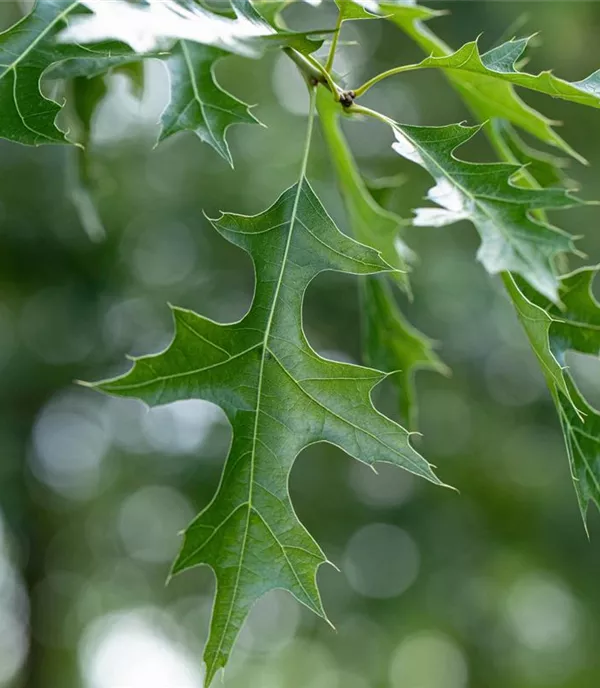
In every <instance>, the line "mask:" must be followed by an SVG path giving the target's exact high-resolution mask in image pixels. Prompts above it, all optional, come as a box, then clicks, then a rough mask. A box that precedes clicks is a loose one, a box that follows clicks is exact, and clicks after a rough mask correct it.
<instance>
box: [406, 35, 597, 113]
mask: <svg viewBox="0 0 600 688" xmlns="http://www.w3.org/2000/svg"><path fill="white" fill-rule="evenodd" d="M529 41H530V38H520V39H516V40H511V41H508V42H506V43H503V44H502V45H499V46H497V47H496V48H493V49H492V50H489V51H488V52H486V53H483V54H482V53H481V52H480V50H479V45H478V43H477V41H471V42H470V43H465V45H463V46H462V48H459V50H457V51H456V52H455V53H452V54H451V55H444V56H443V57H435V56H432V57H428V58H426V59H425V60H423V61H422V62H420V63H419V65H418V66H420V67H436V68H438V69H444V70H447V71H450V72H452V73H460V74H462V75H463V78H465V79H467V78H468V77H467V75H468V74H469V75H472V76H475V77H477V81H476V83H475V84H474V85H475V86H477V85H480V84H482V83H486V84H487V83H489V82H494V81H498V82H509V83H511V84H514V85H515V86H521V87H523V88H528V89H530V90H532V91H538V92H539V93H545V94H546V95H549V96H552V97H553V98H560V99H561V100H568V101H571V102H573V103H579V104H580V105H588V106H589V107H595V108H600V70H598V71H596V72H594V73H593V74H591V75H590V76H588V77H587V78H586V79H583V80H581V81H574V82H569V81H565V80H564V79H560V78H559V77H557V76H554V74H553V73H552V72H550V71H546V72H541V73H540V74H535V75H534V74H528V73H527V72H521V71H518V70H517V67H516V63H517V62H518V61H519V60H520V59H521V58H522V57H523V53H524V52H525V50H526V48H527V44H528V43H529ZM481 78H483V79H485V81H482V80H481ZM486 90H487V89H486ZM497 112H498V114H499V111H497ZM504 116H505V115H504Z"/></svg>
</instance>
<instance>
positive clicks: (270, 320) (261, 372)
mask: <svg viewBox="0 0 600 688" xmlns="http://www.w3.org/2000/svg"><path fill="white" fill-rule="evenodd" d="M303 183H304V172H303V173H302V175H301V177H300V181H299V182H298V188H297V190H296V195H295V197H294V204H293V206H292V213H291V216H290V220H289V225H290V229H289V232H288V236H287V240H286V244H285V250H284V253H283V258H282V261H281V269H280V271H279V276H278V279H277V284H276V287H275V293H274V294H273V302H272V304H271V309H270V311H269V317H268V319H267V324H266V326H265V333H264V337H263V339H262V355H261V359H260V367H259V370H258V383H257V390H256V409H255V416H254V429H253V432H252V453H251V455H250V478H249V480H248V499H247V500H246V502H245V504H246V508H247V510H248V513H247V516H246V526H245V528H244V536H243V538H242V545H241V547H240V557H239V561H238V566H237V575H236V580H235V585H234V591H233V595H232V597H231V603H230V605H229V611H228V613H227V620H226V622H225V624H224V626H223V631H222V632H221V637H220V639H219V644H218V646H217V648H216V650H215V652H214V654H213V658H212V661H211V664H210V667H208V675H209V676H210V675H212V674H213V672H214V668H215V664H216V663H217V661H218V659H219V655H220V652H221V649H222V647H223V642H224V639H225V635H226V632H227V630H228V629H229V624H230V621H231V615H232V613H233V609H234V607H235V601H236V598H237V594H238V589H239V582H240V576H241V572H242V562H243V560H244V556H245V552H246V543H247V540H248V531H249V529H250V516H251V514H252V512H253V511H255V508H254V506H253V504H252V497H253V492H254V467H255V461H256V446H257V443H258V426H259V418H260V412H261V408H260V406H261V397H262V385H263V379H264V370H265V361H266V359H267V353H268V342H269V337H270V334H271V328H272V326H273V318H274V316H275V310H276V308H277V302H278V299H279V293H280V291H281V285H282V283H283V276H284V274H285V269H286V267H287V260H288V256H289V252H290V247H291V244H292V235H293V232H294V225H295V222H296V218H297V215H298V206H299V203H300V195H301V193H302V186H303ZM263 520H264V519H263ZM286 559H287V557H286ZM292 568H293V567H292Z"/></svg>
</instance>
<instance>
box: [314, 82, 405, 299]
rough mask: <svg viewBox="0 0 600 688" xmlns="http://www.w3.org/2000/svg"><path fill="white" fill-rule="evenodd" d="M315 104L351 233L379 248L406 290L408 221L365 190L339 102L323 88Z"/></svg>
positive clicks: (363, 241) (399, 282) (319, 91)
mask: <svg viewBox="0 0 600 688" xmlns="http://www.w3.org/2000/svg"><path fill="white" fill-rule="evenodd" d="M317 104H318V112H319V117H320V122H321V128H322V130H323V134H324V136H325V140H326V141H327V144H328V147H329V153H330V156H331V161H332V163H333V165H334V167H335V170H336V173H337V176H338V179H339V182H340V189H341V191H342V194H343V197H344V203H345V205H346V208H347V211H348V218H349V220H350V225H351V227H352V232H353V234H354V236H355V237H356V238H357V239H358V240H359V241H360V242H361V243H363V244H367V246H373V247H375V248H376V249H377V250H378V251H381V254H382V256H383V257H384V259H385V260H386V261H387V262H388V263H389V264H390V265H392V266H393V267H394V268H396V269H397V270H398V271H399V272H397V273H395V274H394V275H393V277H394V279H395V280H396V281H397V283H398V284H399V285H400V286H401V287H402V288H403V289H404V290H405V291H409V286H408V278H407V275H406V271H407V269H408V263H409V262H410V260H411V259H412V258H413V255H412V252H411V251H410V249H409V248H408V246H406V244H405V243H404V241H402V239H401V237H400V228H401V227H402V226H406V224H407V222H406V220H403V219H402V218H400V217H398V215H395V214H394V213H391V212H389V211H388V210H385V209H384V208H382V207H381V206H380V205H379V204H377V203H376V202H375V200H374V199H373V197H372V196H371V194H370V193H369V191H368V190H367V188H366V185H365V183H364V181H363V179H362V177H361V175H360V172H359V170H358V168H357V166H356V163H355V161H354V160H353V158H352V154H351V153H350V150H349V149H348V145H347V144H346V140H345V138H344V135H343V134H342V131H341V129H340V126H339V121H338V120H339V113H340V104H339V103H336V102H335V101H334V99H333V98H332V96H331V93H330V92H329V91H327V90H326V89H324V88H320V89H319V90H318V95H317ZM400 271H401V272H400Z"/></svg>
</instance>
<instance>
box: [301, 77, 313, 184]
mask: <svg viewBox="0 0 600 688" xmlns="http://www.w3.org/2000/svg"><path fill="white" fill-rule="evenodd" d="M316 103H317V88H316V86H311V87H310V105H309V109H308V126H307V129H306V139H305V141H304V152H303V154H302V165H301V166H300V187H302V181H303V179H304V178H305V177H306V169H307V167H308V155H309V153H310V144H311V141H312V135H313V129H314V123H315V111H316Z"/></svg>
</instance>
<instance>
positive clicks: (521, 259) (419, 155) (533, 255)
mask: <svg viewBox="0 0 600 688" xmlns="http://www.w3.org/2000/svg"><path fill="white" fill-rule="evenodd" d="M479 129H480V127H465V126H462V125H460V124H451V125H449V126H444V127H415V126H407V125H395V126H394V130H395V135H396V143H395V144H394V150H395V151H396V152H397V153H399V154H400V155H402V156H403V157H405V158H407V159H408V160H411V161H412V162H415V163H417V164H418V165H420V166H421V167H423V168H425V169H426V170H427V171H428V172H429V173H430V174H431V175H432V176H433V178H434V179H435V180H436V182H437V183H436V186H435V187H433V188H432V189H430V191H429V192H428V198H429V199H430V200H431V201H433V202H434V203H436V204H437V205H438V206H439V207H437V208H421V209H419V210H417V211H416V217H415V220H414V224H415V225H419V226H435V227H442V226H445V225H448V224H452V223H454V222H457V221H459V220H469V221H471V222H472V223H473V224H474V225H475V227H476V228H477V230H478V232H479V234H480V236H481V240H482V242H481V246H480V248H479V251H478V254H477V257H478V259H479V260H480V261H481V262H482V263H483V265H484V267H485V268H486V270H487V271H488V272H489V273H491V274H497V273H500V272H504V271H511V272H514V273H516V274H519V275H521V276H522V277H523V278H524V279H525V280H527V282H529V284H531V285H532V286H533V287H534V288H535V289H537V290H538V291H539V292H541V293H542V294H544V295H545V296H546V297H548V298H549V299H550V300H552V301H557V299H558V279H557V277H556V276H555V274H554V264H553V262H554V259H555V258H556V256H558V255H559V254H561V253H565V252H570V251H573V250H574V247H573V242H572V239H571V237H570V236H569V235H568V234H566V233H565V232H563V231H561V230H559V229H557V228H556V227H552V226H551V225H549V224H548V223H547V222H545V221H543V220H541V219H537V218H534V217H533V216H532V212H533V211H536V210H540V209H549V208H552V209H558V208H568V207H571V206H573V205H576V204H578V203H579V201H578V200H577V199H576V198H575V197H573V196H571V195H570V193H569V192H568V191H566V190H564V189H558V188H557V189H533V188H525V187H522V186H517V185H515V184H514V183H511V180H512V178H513V177H514V176H515V175H517V174H518V173H519V171H520V169H521V168H520V166H519V165H513V164H511V163H471V162H465V161H464V160H461V159H459V158H457V157H456V156H455V154H454V151H455V150H456V148H458V147H459V146H461V145H463V144H464V143H466V142H467V141H468V140H469V139H470V138H471V137H472V136H474V134H475V133H477V131H479Z"/></svg>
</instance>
